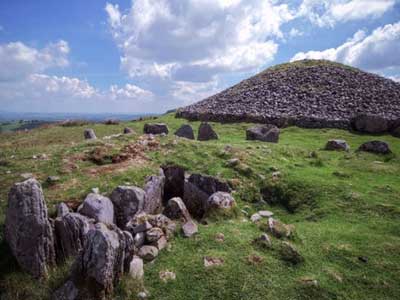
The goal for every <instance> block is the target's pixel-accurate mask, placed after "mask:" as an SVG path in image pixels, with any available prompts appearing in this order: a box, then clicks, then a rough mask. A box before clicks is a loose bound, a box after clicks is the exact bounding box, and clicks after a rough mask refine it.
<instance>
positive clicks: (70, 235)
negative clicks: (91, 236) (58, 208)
mask: <svg viewBox="0 0 400 300" xmlns="http://www.w3.org/2000/svg"><path fill="white" fill-rule="evenodd" d="M93 226H94V225H93V220H90V219H88V218H87V217H85V216H83V215H81V214H78V213H67V214H65V215H63V216H61V217H57V218H56V219H55V220H54V232H55V236H56V245H57V247H56V252H57V259H58V260H59V261H65V260H66V259H67V258H69V257H73V256H76V255H77V254H78V253H79V251H81V250H82V248H83V245H84V243H85V238H86V235H87V233H88V232H89V229H91V228H93Z"/></svg>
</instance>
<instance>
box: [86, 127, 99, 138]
mask: <svg viewBox="0 0 400 300" xmlns="http://www.w3.org/2000/svg"><path fill="white" fill-rule="evenodd" d="M83 136H84V138H85V140H95V139H97V137H96V134H95V133H94V130H93V129H91V128H88V129H85V131H84V132H83Z"/></svg>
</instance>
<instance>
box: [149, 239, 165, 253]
mask: <svg viewBox="0 0 400 300" xmlns="http://www.w3.org/2000/svg"><path fill="white" fill-rule="evenodd" d="M151 245H152V246H154V247H157V249H158V251H161V250H162V249H164V248H165V247H167V245H168V240H167V238H166V237H165V236H164V235H163V236H162V237H160V238H159V239H158V240H157V241H155V242H153V243H151Z"/></svg>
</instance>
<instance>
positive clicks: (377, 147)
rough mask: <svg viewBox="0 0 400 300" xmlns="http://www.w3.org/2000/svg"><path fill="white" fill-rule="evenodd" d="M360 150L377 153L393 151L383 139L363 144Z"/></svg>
mask: <svg viewBox="0 0 400 300" xmlns="http://www.w3.org/2000/svg"><path fill="white" fill-rule="evenodd" d="M358 151H364V152H371V153H375V154H390V153H392V151H391V150H390V147H389V144H388V143H386V142H382V141H371V142H366V143H364V144H362V145H361V146H360V147H359V148H358Z"/></svg>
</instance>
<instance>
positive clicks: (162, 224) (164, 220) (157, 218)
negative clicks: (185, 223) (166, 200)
mask: <svg viewBox="0 0 400 300" xmlns="http://www.w3.org/2000/svg"><path fill="white" fill-rule="evenodd" d="M148 222H149V223H150V224H151V226H153V227H158V228H161V229H162V230H163V232H164V234H165V235H166V236H167V237H168V238H170V237H172V235H173V234H174V232H175V230H176V224H175V222H173V221H172V220H171V219H170V218H168V217H167V216H165V215H163V214H158V215H149V216H148Z"/></svg>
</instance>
